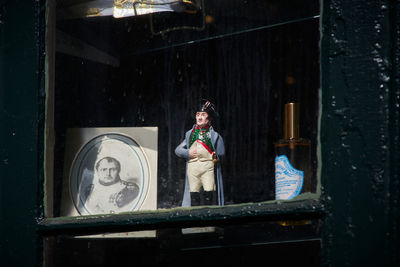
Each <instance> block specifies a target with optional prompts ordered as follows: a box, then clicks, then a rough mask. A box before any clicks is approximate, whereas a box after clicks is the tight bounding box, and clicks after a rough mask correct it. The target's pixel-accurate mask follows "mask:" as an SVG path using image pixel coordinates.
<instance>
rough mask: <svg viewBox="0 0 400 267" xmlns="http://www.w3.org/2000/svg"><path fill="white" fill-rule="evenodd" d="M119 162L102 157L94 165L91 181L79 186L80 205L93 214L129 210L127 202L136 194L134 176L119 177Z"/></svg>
mask: <svg viewBox="0 0 400 267" xmlns="http://www.w3.org/2000/svg"><path fill="white" fill-rule="evenodd" d="M120 172H121V163H120V162H119V161H118V160H117V159H115V158H113V157H104V158H101V159H100V160H98V161H97V162H96V164H95V166H94V176H93V182H92V183H90V184H88V185H85V186H83V187H82V188H81V192H80V195H81V201H82V202H83V203H82V205H83V206H84V207H85V208H86V209H87V210H89V211H90V212H91V213H93V214H102V213H118V212H121V211H129V204H130V203H132V201H133V200H134V199H135V198H136V197H137V196H138V193H139V186H138V185H137V181H135V179H134V178H128V179H125V180H123V179H121V177H120Z"/></svg>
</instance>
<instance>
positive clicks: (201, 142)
mask: <svg viewBox="0 0 400 267" xmlns="http://www.w3.org/2000/svg"><path fill="white" fill-rule="evenodd" d="M197 143H200V144H202V145H203V146H204V148H205V149H207V151H208V152H210V154H212V153H213V151H212V150H211V149H210V148H209V147H208V146H207V145H206V143H204V142H203V141H201V140H199V139H197Z"/></svg>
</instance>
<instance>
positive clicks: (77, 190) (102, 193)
mask: <svg viewBox="0 0 400 267" xmlns="http://www.w3.org/2000/svg"><path fill="white" fill-rule="evenodd" d="M157 134H158V128H157V127H128V128H77V129H68V130H67V135H66V138H67V140H66V151H65V161H64V177H63V193H62V202H61V205H62V207H61V213H62V214H61V215H62V216H77V215H94V214H113V213H120V212H134V211H138V210H155V209H156V208H157Z"/></svg>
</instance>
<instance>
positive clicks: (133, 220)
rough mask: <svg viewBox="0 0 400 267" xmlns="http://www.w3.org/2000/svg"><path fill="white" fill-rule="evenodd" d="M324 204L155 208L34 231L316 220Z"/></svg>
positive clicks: (47, 222)
mask: <svg viewBox="0 0 400 267" xmlns="http://www.w3.org/2000/svg"><path fill="white" fill-rule="evenodd" d="M323 214H324V205H323V204H322V203H321V201H320V200H319V199H301V200H291V201H266V202H260V203H246V204H234V205H227V206H223V207H221V206H209V207H192V208H174V209H165V210H163V209H159V210H156V211H140V212H132V213H120V214H104V215H93V216H78V217H57V218H45V219H43V220H41V221H40V222H39V225H38V231H39V233H40V234H42V235H44V236H47V235H53V234H70V235H80V234H98V233H104V232H107V233H112V232H122V231H141V230H153V229H161V228H169V227H197V226H206V225H216V226H218V225H224V224H236V223H243V222H245V223H250V222H257V221H278V220H304V219H319V218H322V217H323Z"/></svg>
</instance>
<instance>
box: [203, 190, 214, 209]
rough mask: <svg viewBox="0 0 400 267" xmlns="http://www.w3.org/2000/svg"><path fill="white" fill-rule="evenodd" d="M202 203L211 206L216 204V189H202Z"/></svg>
mask: <svg viewBox="0 0 400 267" xmlns="http://www.w3.org/2000/svg"><path fill="white" fill-rule="evenodd" d="M203 194H204V205H206V206H211V205H217V192H216V191H204V192H203Z"/></svg>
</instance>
